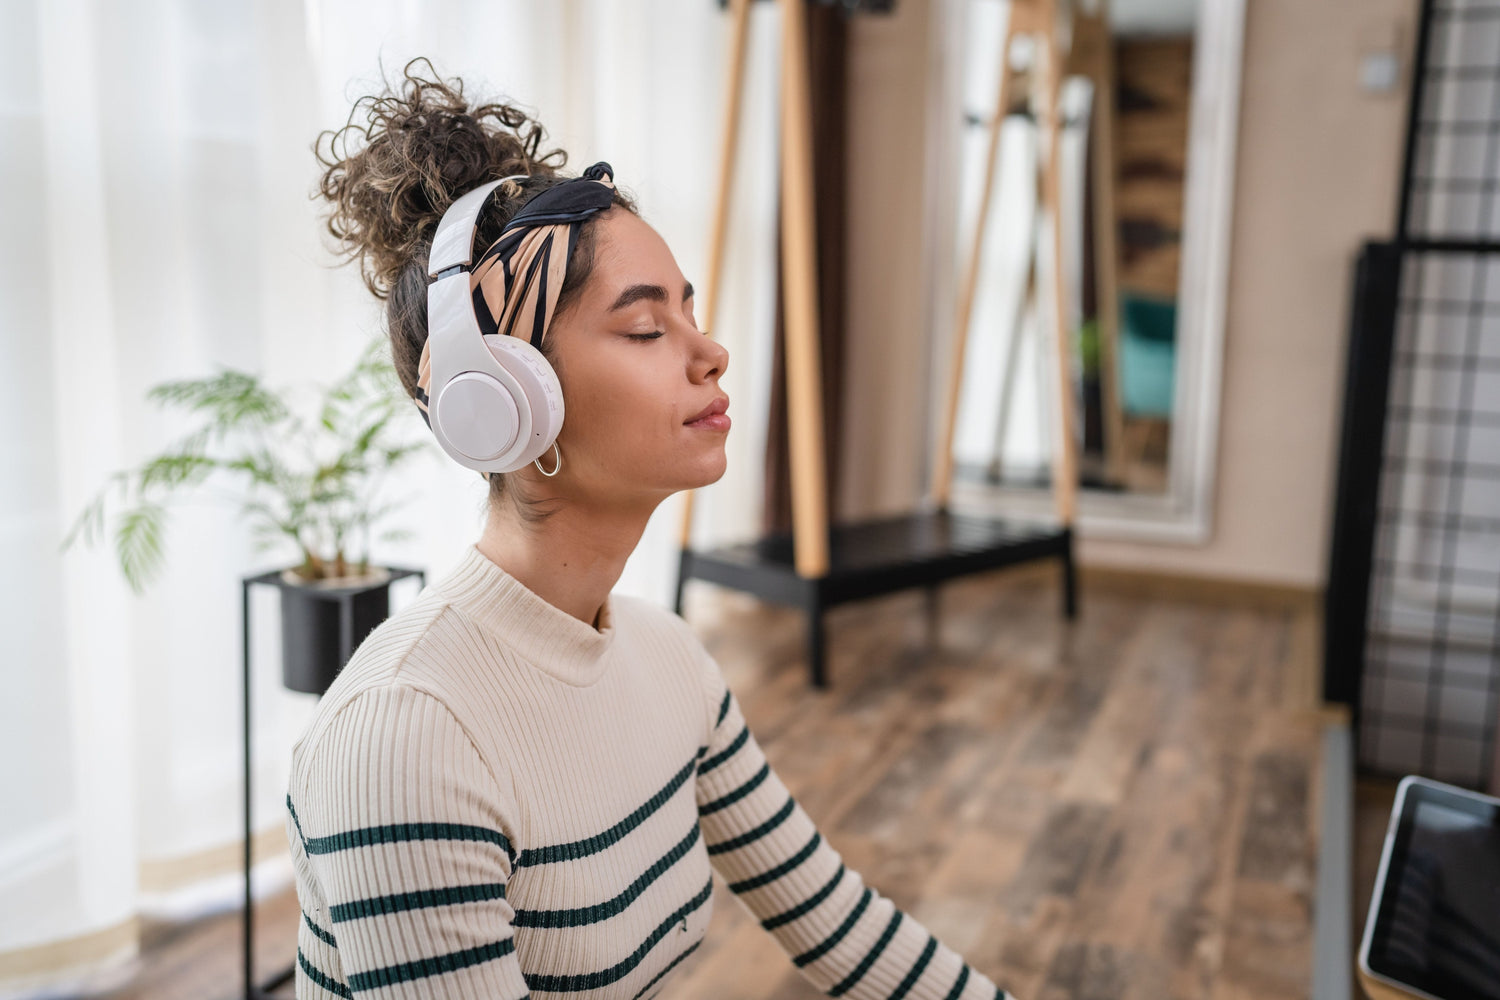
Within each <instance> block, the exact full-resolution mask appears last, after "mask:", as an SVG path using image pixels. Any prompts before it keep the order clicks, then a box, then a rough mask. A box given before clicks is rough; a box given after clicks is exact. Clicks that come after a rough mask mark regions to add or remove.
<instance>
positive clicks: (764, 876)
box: [729, 831, 823, 892]
mask: <svg viewBox="0 0 1500 1000" xmlns="http://www.w3.org/2000/svg"><path fill="white" fill-rule="evenodd" d="M822 839H823V835H822V834H821V833H818V832H817V831H813V835H812V840H809V841H808V842H807V846H806V847H804V848H802V850H800V851H798V852H797V853H796V854H793V855H792V856H791V857H789V858H787V859H786V860H785V861H783V862H782V863H781V864H779V865H777V866H776V867H775V868H772V869H771V870H770V871H768V872H762V873H761V874H759V875H756V876H754V877H752V878H747V879H745V880H743V881H740V882H731V883H729V888H730V890H731V891H733V892H749V891H750V890H751V889H759V888H760V887H761V886H763V885H765V884H766V883H767V882H774V881H776V880H777V879H779V878H781V876H783V875H785V874H786V873H787V872H789V871H791V870H792V869H793V868H796V867H797V866H798V865H800V864H801V863H802V862H804V861H806V860H807V859H808V858H810V857H812V853H813V851H816V850H817V849H818V843H819V842H820V841H821V840H822Z"/></svg>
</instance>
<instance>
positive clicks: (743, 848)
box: [697, 652, 1008, 1000]
mask: <svg viewBox="0 0 1500 1000" xmlns="http://www.w3.org/2000/svg"><path fill="white" fill-rule="evenodd" d="M703 655H704V656H705V657H706V656H707V653H706V652H705V653H704V654H703ZM704 676H705V683H706V686H707V692H708V699H709V704H710V705H711V706H712V707H711V709H710V711H711V715H710V717H709V720H708V723H709V727H710V729H709V736H708V741H707V749H706V750H705V752H704V753H703V755H702V759H701V760H700V763H699V765H698V777H697V797H698V815H699V824H700V826H701V828H702V830H703V839H704V841H705V842H706V843H707V845H708V853H709V858H710V860H711V861H712V863H713V866H714V868H715V869H716V870H717V871H718V872H719V874H720V875H722V876H723V877H724V880H725V881H726V882H728V883H729V888H730V889H731V890H733V891H734V893H735V894H736V895H737V896H738V897H739V899H740V901H741V902H743V903H744V904H745V905H746V906H747V907H748V908H749V909H750V911H751V912H752V913H754V914H755V915H756V917H758V918H759V919H760V924H761V926H762V927H764V928H765V929H766V930H768V931H770V932H771V934H772V935H773V936H774V937H775V938H776V940H777V942H778V943H779V944H780V945H781V947H782V948H783V949H784V950H785V951H786V952H787V954H788V955H790V956H791V957H792V962H793V963H794V964H795V965H796V966H797V968H798V970H799V971H800V972H801V973H802V975H803V976H804V977H805V978H806V979H807V980H808V981H809V982H811V983H812V984H813V985H814V986H816V987H817V988H818V989H819V990H821V991H823V992H824V993H826V994H828V995H829V996H849V997H854V998H856V1000H899V998H907V1000H1004V998H1006V997H1007V996H1008V994H1006V993H1005V991H1003V990H1001V989H1000V988H998V987H997V986H996V985H995V984H994V983H993V982H991V981H990V980H989V979H987V978H985V976H984V975H983V974H981V973H979V972H977V971H976V970H975V969H974V968H973V967H972V966H970V965H969V964H968V963H967V962H965V961H964V959H963V958H962V956H960V955H958V954H957V953H955V952H954V951H952V950H951V949H949V948H948V947H946V946H945V945H943V944H942V943H941V942H940V941H938V940H937V939H936V938H935V937H933V936H932V934H931V933H929V932H928V930H927V929H926V928H925V927H923V926H922V925H921V924H920V923H918V922H917V921H916V920H915V919H913V918H912V917H910V916H908V915H906V914H905V913H904V912H903V911H902V910H901V909H900V908H899V907H897V906H896V905H895V904H894V903H893V902H892V901H891V900H890V899H887V898H886V897H884V896H882V895H881V894H880V893H879V892H878V891H876V890H875V889H874V888H872V887H869V886H866V885H865V884H864V880H863V879H862V878H861V877H860V874H859V873H858V872H856V871H852V870H850V869H849V868H847V867H846V866H845V865H844V863H843V859H842V858H841V857H840V856H839V854H838V852H837V851H835V850H834V849H833V847H832V845H830V844H829V843H828V842H827V841H826V840H825V839H824V838H823V836H822V834H820V833H819V832H818V830H817V828H816V827H815V826H814V825H813V822H812V820H811V819H809V818H808V816H807V814H806V813H805V812H804V811H803V810H802V807H801V805H799V804H798V803H797V801H796V800H795V799H793V798H792V796H791V794H790V793H789V792H788V791H787V789H786V787H785V786H784V785H783V784H782V783H781V780H780V779H779V778H778V777H777V776H776V772H775V771H773V770H771V767H770V765H769V764H768V763H767V761H766V758H765V755H764V754H763V753H762V752H761V750H760V747H759V745H758V744H757V743H756V740H755V737H754V736H753V735H752V734H751V733H750V730H749V728H748V727H747V726H746V724H745V719H744V716H743V715H742V714H741V713H740V707H739V702H738V700H737V699H736V698H735V697H734V694H733V692H731V691H730V690H729V688H728V685H727V684H725V682H724V679H723V676H722V674H720V672H719V670H718V666H717V664H715V663H713V661H712V659H711V658H710V659H709V660H708V662H707V664H705V674H704Z"/></svg>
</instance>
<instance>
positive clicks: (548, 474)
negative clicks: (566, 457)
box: [531, 441, 562, 479]
mask: <svg viewBox="0 0 1500 1000" xmlns="http://www.w3.org/2000/svg"><path fill="white" fill-rule="evenodd" d="M552 450H553V451H555V452H557V464H556V465H554V466H553V467H552V471H551V472H548V471H547V470H546V469H544V468H542V460H541V458H533V459H532V460H531V464H532V465H534V466H536V471H538V472H540V473H541V474H542V475H544V476H546V477H547V478H548V479H551V478H552V477H553V476H555V475H557V473H558V471H559V470H560V469H562V449H561V448H559V447H558V446H557V442H556V441H553V442H552Z"/></svg>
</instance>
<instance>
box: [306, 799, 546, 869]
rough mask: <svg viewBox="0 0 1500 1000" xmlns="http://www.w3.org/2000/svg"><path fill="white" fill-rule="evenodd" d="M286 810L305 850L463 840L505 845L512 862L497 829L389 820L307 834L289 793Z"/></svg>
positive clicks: (510, 850) (511, 853)
mask: <svg viewBox="0 0 1500 1000" xmlns="http://www.w3.org/2000/svg"><path fill="white" fill-rule="evenodd" d="M286 808H287V811H288V812H290V813H291V814H292V822H293V823H295V824H296V826H297V836H298V837H301V838H302V850H303V851H304V852H306V853H307V854H333V853H335V852H336V851H347V850H350V849H352V848H355V847H370V846H372V845H374V844H395V843H402V842H405V841H411V840H467V841H476V842H481V843H487V844H497V845H499V846H500V847H502V848H504V849H505V853H506V855H507V856H509V858H510V862H511V864H512V865H514V864H515V862H516V852H515V850H514V849H513V848H512V847H511V846H510V839H509V838H507V837H506V836H505V834H503V833H501V832H500V831H499V830H491V829H489V828H488V827H483V826H471V825H469V824H467V823H390V824H387V825H385V826H366V827H361V828H360V829H358V830H347V831H345V832H343V833H334V834H330V835H329V836H327V837H307V836H304V835H303V833H302V823H301V822H300V821H299V820H298V819H297V810H295V809H293V808H292V797H291V796H290V795H288V796H287V799H286Z"/></svg>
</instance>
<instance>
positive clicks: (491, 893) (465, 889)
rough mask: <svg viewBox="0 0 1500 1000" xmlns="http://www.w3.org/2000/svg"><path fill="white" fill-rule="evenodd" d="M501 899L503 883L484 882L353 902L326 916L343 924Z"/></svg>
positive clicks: (340, 904) (332, 909)
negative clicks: (436, 907)
mask: <svg viewBox="0 0 1500 1000" xmlns="http://www.w3.org/2000/svg"><path fill="white" fill-rule="evenodd" d="M504 898H505V883H504V882H487V883H484V884H482V885H455V886H445V887H443V888H441V889H422V890H420V891H418V892H398V893H392V894H391V895H389V896H374V897H372V898H370V899H356V900H354V901H352V902H349V903H339V904H338V905H336V906H333V907H330V908H329V911H328V913H329V916H330V917H332V918H333V922H334V923H336V924H342V923H344V922H345V921H348V920H359V919H361V918H362V917H380V916H384V915H385V914H387V913H402V912H404V911H406V910H424V909H426V908H428V907H429V906H452V905H454V904H455V903H478V902H482V901H484V900H487V899H504Z"/></svg>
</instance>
